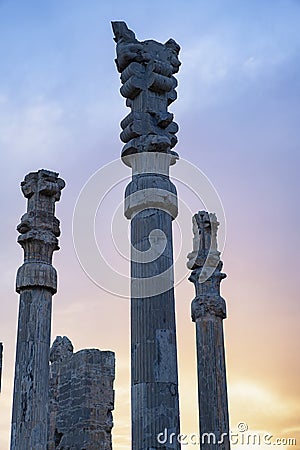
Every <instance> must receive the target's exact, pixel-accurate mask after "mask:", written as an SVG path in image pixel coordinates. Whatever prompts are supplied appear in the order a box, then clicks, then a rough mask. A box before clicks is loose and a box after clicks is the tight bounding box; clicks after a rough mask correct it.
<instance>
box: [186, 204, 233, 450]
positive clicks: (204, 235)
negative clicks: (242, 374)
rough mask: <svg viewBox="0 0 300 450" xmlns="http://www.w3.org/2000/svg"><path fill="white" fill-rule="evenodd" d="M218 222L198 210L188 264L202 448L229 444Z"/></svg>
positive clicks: (223, 275) (225, 449)
mask: <svg viewBox="0 0 300 450" xmlns="http://www.w3.org/2000/svg"><path fill="white" fill-rule="evenodd" d="M218 225H219V223H218V221H217V218H216V216H215V214H208V213H207V212H206V211H200V212H199V213H198V214H195V216H194V217H193V231H194V245H193V252H192V253H190V254H189V255H188V258H189V262H188V264H187V265H188V268H189V269H191V270H192V274H191V276H190V278H189V280H190V281H191V282H193V283H194V285H195V290H196V297H195V298H194V300H193V302H192V320H193V322H195V323H196V346H197V366H198V400H199V428H200V437H201V441H202V443H201V450H216V449H218V450H221V449H222V450H228V449H229V448H230V441H229V418H228V400H227V385H226V366H225V349H224V337H223V319H225V318H226V304H225V300H224V299H223V298H222V297H221V296H220V283H221V281H222V279H223V278H225V277H226V275H225V274H224V273H222V272H221V270H222V266H223V263H222V262H221V261H220V252H218V250H217V228H218Z"/></svg>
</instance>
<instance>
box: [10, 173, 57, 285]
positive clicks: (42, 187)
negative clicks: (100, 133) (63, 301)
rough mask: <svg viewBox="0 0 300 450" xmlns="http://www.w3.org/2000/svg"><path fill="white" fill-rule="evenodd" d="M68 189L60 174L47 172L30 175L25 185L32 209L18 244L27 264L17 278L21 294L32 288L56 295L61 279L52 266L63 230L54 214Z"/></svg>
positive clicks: (23, 183)
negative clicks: (62, 195) (65, 189)
mask: <svg viewBox="0 0 300 450" xmlns="http://www.w3.org/2000/svg"><path fill="white" fill-rule="evenodd" d="M64 186H65V182H64V181H63V180H62V179H61V178H58V174H57V173H56V172H51V171H49V170H44V169H42V170H39V171H38V172H31V173H29V174H28V175H26V177H25V179H24V181H23V182H22V183H21V189H22V192H23V194H24V196H25V197H26V198H27V199H28V205H27V212H26V213H25V214H24V215H23V216H22V218H21V222H20V224H19V225H18V227H17V230H18V231H19V233H20V236H19V237H18V243H19V244H20V245H21V246H22V248H23V250H24V264H23V266H21V267H20V268H19V270H18V274H17V281H16V289H17V292H20V290H21V289H27V288H32V287H43V288H47V289H50V290H51V292H52V293H55V292H56V288H57V275H56V271H55V269H54V268H53V267H52V265H51V262H52V255H53V252H54V251H55V250H58V249H59V246H58V239H57V237H58V236H59V235H60V229H59V220H58V219H57V218H56V217H55V215H54V213H55V202H57V201H58V200H59V199H60V195H61V190H62V189H63V188H64Z"/></svg>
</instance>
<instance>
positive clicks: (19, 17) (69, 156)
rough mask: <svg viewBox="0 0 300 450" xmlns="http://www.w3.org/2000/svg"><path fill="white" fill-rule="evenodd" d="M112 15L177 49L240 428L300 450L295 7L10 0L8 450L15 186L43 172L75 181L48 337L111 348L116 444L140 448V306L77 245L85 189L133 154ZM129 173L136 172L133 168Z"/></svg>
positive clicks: (4, 105) (4, 65) (0, 423)
mask: <svg viewBox="0 0 300 450" xmlns="http://www.w3.org/2000/svg"><path fill="white" fill-rule="evenodd" d="M111 20H124V21H126V22H127V24H128V26H129V27H130V28H131V29H133V30H134V31H135V33H136V36H137V38H138V39H139V40H145V39H155V40H158V41H160V42H165V41H166V40H168V39H169V38H170V37H173V38H174V39H175V40H176V41H177V42H178V43H179V44H180V45H181V53H180V59H181V61H182V67H181V69H180V72H179V74H178V77H177V78H178V82H179V86H178V99H177V101H176V102H175V103H173V104H172V105H171V107H170V111H172V112H174V114H175V120H176V122H177V123H178V124H179V126H180V131H179V133H178V138H179V143H178V145H177V147H176V151H177V152H178V153H179V155H180V156H181V157H182V158H183V159H185V160H188V161H189V162H190V163H192V164H193V165H195V166H196V167H198V168H199V169H201V171H202V172H204V174H205V175H206V176H207V177H208V179H209V180H210V182H211V183H212V185H213V186H214V187H215V189H216V190H217V192H218V194H219V197H220V199H221V202H222V205H223V208H224V211H225V216H226V245H225V250H224V252H223V255H222V259H223V261H224V271H225V272H226V273H227V274H228V278H227V279H226V280H225V281H223V285H222V295H223V296H224V298H225V299H226V301H227V308H228V319H227V320H226V321H225V323H224V326H225V339H226V357H227V376H228V391H229V403H230V422H231V428H232V430H235V429H236V428H237V425H238V424H239V423H240V422H245V423H247V424H248V427H249V431H253V432H254V431H256V432H260V433H262V434H263V433H265V432H268V433H270V434H272V435H273V436H274V437H278V438H283V437H285V438H288V437H290V438H293V437H296V438H297V447H296V446H291V447H290V448H291V449H295V448H300V447H299V444H300V384H299V378H300V361H299V350H300V348H299V343H300V338H299V328H300V327H299V320H300V301H299V289H298V284H299V283H298V277H299V275H298V262H297V258H298V255H299V251H300V246H299V231H298V230H299V227H300V213H299V206H298V205H299V187H300V186H299V162H300V161H299V159H300V157H299V155H300V131H299V123H300V105H299V101H300V76H299V73H300V32H299V23H300V2H299V0H253V1H246V0H240V1H238V0H209V1H208V0H206V1H205V0H185V1H181V2H180V1H173V2H162V1H158V0H152V1H151V2H149V1H148V2H144V1H142V0H140V1H136V0H133V1H128V2H121V1H120V0H115V1H114V2H100V1H96V0H89V1H86V2H84V1H79V0H72V1H71V0H59V1H57V0H54V1H51V2H41V1H38V0H27V1H26V2H25V1H22V0H19V1H18V0H11V1H8V0H0V61H1V70H0V150H1V180H0V183H1V192H2V196H1V203H2V217H1V219H2V220H1V222H0V236H1V258H0V264H1V267H0V276H1V295H0V298H1V300H0V301H1V309H0V341H3V343H4V368H3V379H2V386H3V389H2V393H1V397H0V410H1V414H0V450H6V449H8V446H9V435H10V419H11V403H12V388H13V374H14V356H15V344H16V327H17V312H18V295H17V294H16V293H15V291H14V285H15V274H16V270H17V268H18V267H19V266H20V265H21V264H22V258H23V255H22V251H21V248H20V246H19V245H18V244H17V243H16V239H17V232H16V230H15V228H16V226H17V224H18V223H19V219H20V217H21V215H22V214H23V213H24V212H25V210H26V201H25V199H24V197H23V195H22V193H21V191H20V188H19V185H20V182H21V181H22V180H23V178H24V176H25V174H27V173H28V172H30V171H36V170H38V169H40V168H47V169H50V170H55V171H57V172H59V173H60V176H61V177H62V178H64V179H65V180H66V183H67V185H66V188H65V189H64V191H63V193H62V198H61V201H60V202H59V204H57V217H58V218H59V219H60V220H61V230H62V235H61V238H60V246H61V250H60V251H59V252H57V253H56V254H55V257H54V265H55V267H56V268H57V270H58V272H59V291H58V293H57V294H56V295H55V296H54V299H53V318H52V320H53V322H52V340H53V339H54V338H55V336H57V335H67V336H68V337H69V338H70V339H71V340H72V342H73V344H74V347H75V350H76V351H77V350H80V349H82V348H88V347H96V348H100V349H103V350H104V349H111V350H113V351H115V352H116V360H117V366H116V381H115V390H116V404H115V412H114V423H115V426H114V429H113V439H114V447H115V448H120V449H122V450H123V449H124V450H125V448H126V449H128V448H129V446H130V418H129V414H130V409H129V408H130V399H129V300H127V299H124V298H123V297H119V296H117V295H113V294H111V293H108V292H105V291H104V290H103V289H101V288H100V287H99V286H98V285H97V284H95V283H93V282H92V281H91V280H90V278H89V277H88V276H87V275H86V273H85V272H84V270H83V269H82V267H81V265H80V264H79V262H78V259H77V257H76V253H75V250H74V245H73V238H72V217H73V211H74V207H75V204H76V200H77V198H78V196H79V193H80V191H81V189H82V187H83V186H84V184H85V183H86V182H87V181H88V179H89V178H90V177H91V176H92V175H93V174H94V173H95V172H96V171H97V170H98V169H101V168H102V167H103V166H104V165H106V164H108V163H111V162H112V161H114V160H116V159H118V158H119V155H120V152H121V148H122V143H121V142H120V140H119V132H120V127H119V122H120V120H121V119H122V118H123V117H124V116H125V115H126V114H127V110H126V108H125V105H124V99H123V98H122V97H121V95H120V93H119V87H120V80H119V75H118V73H117V71H116V68H115V64H114V58H115V43H114V42H113V40H112V37H113V36H112V31H111V25H110V21H111ZM179 164H180V161H179V162H178V168H179V167H180V166H179ZM113 167H114V166H113ZM120 170H121V169H120ZM174 170H175V169H174ZM123 171H124V173H125V174H127V176H128V177H129V176H130V171H129V169H128V170H127V169H126V168H125V166H124V169H123ZM121 172H122V170H121ZM121 172H120V173H121ZM122 173H123V172H122ZM117 175H118V174H117V173H115V172H114V171H108V172H107V174H106V175H105V177H106V178H105V177H104V178H103V183H104V184H105V183H106V184H105V185H106V186H107V187H109V186H110V185H111V186H114V189H115V190H114V191H112V193H111V194H110V195H111V197H108V199H106V202H105V201H104V202H103V205H102V206H101V208H102V209H101V208H99V210H98V212H97V217H96V219H95V224H96V235H97V244H98V247H99V248H100V251H101V252H103V254H104V255H105V258H106V260H107V261H108V263H109V265H110V267H111V271H112V272H114V271H118V272H122V273H123V274H125V275H126V274H128V261H127V260H126V258H122V256H120V255H119V254H118V252H116V251H115V249H114V245H113V243H111V242H108V240H107V239H105V238H103V235H104V236H106V234H105V233H107V236H108V237H109V230H110V227H111V223H113V226H112V228H113V232H114V233H115V234H114V236H113V238H114V239H115V241H118V242H119V244H120V245H124V242H127V241H126V239H127V234H128V223H127V222H126V220H125V219H124V218H122V215H121V214H120V211H121V209H122V199H123V190H124V186H125V185H126V181H122V182H120V183H119V184H118V182H119V181H120V180H119V179H117ZM110 177H111V179H110ZM183 181H185V182H186V180H183ZM189 181H190V182H191V183H192V182H193V180H189ZM194 181H195V180H194ZM177 187H178V194H179V196H180V197H181V199H182V201H183V203H184V205H187V207H188V208H189V209H190V210H191V213H192V212H193V213H194V212H196V211H197V210H198V209H201V208H202V204H200V202H199V205H198V201H197V200H196V198H195V196H193V195H190V194H189V192H188V189H186V187H184V186H183V185H181V184H180V182H179V183H178V184H177ZM198 194H199V195H200V197H201V193H198ZM184 207H185V206H183V208H184ZM116 211H117V212H118V214H116ZM182 211H183V209H182ZM114 214H115V216H114ZM113 217H114V220H112V218H113ZM118 217H119V219H118V220H116V218H118ZM180 217H181V216H180V215H179V217H178V220H177V221H176V223H175V224H174V230H175V231H174V232H175V240H176V244H175V256H176V258H177V262H176V264H177V269H178V271H179V272H180V273H183V274H184V275H185V279H184V281H182V282H181V283H180V284H178V286H176V312H177V329H178V358H179V371H180V405H181V430H182V432H183V433H187V434H188V433H197V432H198V425H197V423H198V412H197V385H196V382H197V380H196V365H195V364H196V363H195V336H194V324H193V323H192V322H191V319H190V303H191V301H192V299H193V297H194V291H193V286H192V285H191V283H189V282H188V281H187V280H186V278H187V271H186V270H185V262H186V258H185V256H186V255H185V253H184V252H182V251H181V249H180V245H179V244H178V239H179V237H180V234H181V235H182V236H183V238H182V239H183V241H185V242H186V240H187V241H188V242H190V248H189V250H191V249H192V232H191V217H190V218H189V217H187V222H184V221H183V222H184V223H187V225H185V226H182V225H181V224H182V223H183V222H180V221H181V220H182V219H181V218H180ZM189 223H190V225H189ZM176 227H177V228H176ZM176 229H177V231H176ZM221 229H222V230H223V231H224V230H225V223H221ZM122 233H123V234H122ZM120 236H125V238H126V239H123V238H120ZM83 238H84V235H83ZM122 249H123V247H122ZM177 253H178V254H177ZM98 277H99V278H98V281H97V280H96V281H97V282H98V284H101V283H102V282H103V284H105V281H106V280H103V279H102V280H101V273H98ZM244 447H245V446H243V445H240V446H238V445H235V446H233V448H237V449H239V450H240V449H241V448H244ZM247 447H248V448H249V446H247ZM250 447H251V446H250ZM266 447H267V446H266ZM189 448H190V449H192V448H195V446H189ZM251 448H252V447H251ZM253 448H255V446H254V447H253ZM256 448H262V446H257V447H256ZM285 448H288V446H285Z"/></svg>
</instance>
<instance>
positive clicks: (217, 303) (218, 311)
mask: <svg viewBox="0 0 300 450" xmlns="http://www.w3.org/2000/svg"><path fill="white" fill-rule="evenodd" d="M208 315H210V316H217V317H221V319H225V318H226V303H225V300H224V299H223V298H222V297H221V296H218V297H216V296H207V297H205V296H200V297H196V298H194V300H193V301H192V306H191V316H192V320H193V322H196V321H197V320H198V319H200V318H202V317H204V316H208Z"/></svg>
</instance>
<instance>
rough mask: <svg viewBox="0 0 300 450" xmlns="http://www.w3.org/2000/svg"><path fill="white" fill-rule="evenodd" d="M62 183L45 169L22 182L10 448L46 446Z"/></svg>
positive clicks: (21, 449)
mask: <svg viewBox="0 0 300 450" xmlns="http://www.w3.org/2000/svg"><path fill="white" fill-rule="evenodd" d="M64 186H65V183H64V181H63V180H62V179H61V178H58V174H57V173H55V172H50V171H48V170H39V171H38V172H32V173H29V174H28V175H26V177H25V180H24V181H23V182H22V183H21V188H22V192H23V194H24V196H25V197H26V198H27V200H28V207H27V213H26V214H25V215H24V216H23V217H22V218H21V223H20V225H19V226H18V228H17V229H18V231H19V233H20V236H19V238H18V243H19V244H20V245H21V246H22V248H23V250H24V264H23V265H22V266H21V267H20V268H19V270H18V273H17V280H16V290H17V292H18V293H19V294H20V305H19V321H18V332H17V350H16V363H15V382H14V396H13V413H12V430H11V450H29V449H30V450H45V448H46V445H47V422H48V386H49V349H50V330H51V309H52V295H53V294H55V292H56V289H57V275H56V270H55V269H54V267H53V266H52V255H53V252H54V251H55V250H58V249H59V247H58V239H57V238H58V236H59V234H60V229H59V220H58V219H57V218H56V217H55V215H54V212H55V202H57V201H58V200H59V199H60V194H61V190H62V189H63V188H64Z"/></svg>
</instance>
